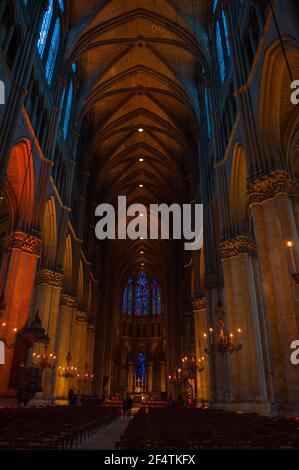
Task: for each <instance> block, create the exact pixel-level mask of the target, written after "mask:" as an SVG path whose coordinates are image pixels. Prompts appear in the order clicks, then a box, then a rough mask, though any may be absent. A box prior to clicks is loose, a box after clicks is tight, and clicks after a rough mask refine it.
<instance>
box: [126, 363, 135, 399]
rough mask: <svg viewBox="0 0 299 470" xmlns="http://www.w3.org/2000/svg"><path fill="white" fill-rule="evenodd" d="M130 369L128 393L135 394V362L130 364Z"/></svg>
mask: <svg viewBox="0 0 299 470" xmlns="http://www.w3.org/2000/svg"><path fill="white" fill-rule="evenodd" d="M128 365H129V368H128V382H127V386H128V393H133V392H134V375H135V362H129V364H128Z"/></svg>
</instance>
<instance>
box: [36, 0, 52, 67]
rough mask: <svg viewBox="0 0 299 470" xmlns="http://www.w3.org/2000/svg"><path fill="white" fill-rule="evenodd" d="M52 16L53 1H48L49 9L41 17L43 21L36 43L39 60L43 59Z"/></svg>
mask: <svg viewBox="0 0 299 470" xmlns="http://www.w3.org/2000/svg"><path fill="white" fill-rule="evenodd" d="M52 15H53V0H50V1H49V8H48V10H47V11H46V12H45V14H44V17H43V21H42V25H41V29H40V35H39V40H38V43H37V48H38V52H39V55H40V57H41V58H42V57H43V55H44V52H45V47H46V43H47V38H48V34H49V29H50V25H51V19H52Z"/></svg>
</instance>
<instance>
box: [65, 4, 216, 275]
mask: <svg viewBox="0 0 299 470" xmlns="http://www.w3.org/2000/svg"><path fill="white" fill-rule="evenodd" d="M209 3H210V2H209V1H207V0H177V1H174V0H136V1H135V0H128V1H126V0H110V1H105V0H103V1H99V0H76V1H74V2H71V16H70V22H71V34H70V38H69V43H68V64H70V63H72V62H74V61H76V63H77V65H78V71H79V75H80V83H81V86H80V91H79V99H78V105H77V110H76V119H77V122H78V126H79V127H80V126H81V125H83V128H84V129H85V143H84V155H83V159H84V162H85V163H86V167H87V169H88V170H89V171H90V172H91V175H92V187H91V188H90V190H91V191H92V199H93V200H94V201H95V202H96V203H100V202H111V203H116V201H117V196H118V195H126V196H127V199H128V203H132V202H137V203H143V204H145V205H146V206H148V205H149V204H150V203H155V202H160V203H162V202H165V203H168V204H169V203H172V202H178V203H180V202H188V201H190V200H191V199H193V198H194V197H195V191H196V188H195V186H194V184H193V188H192V185H191V184H190V175H192V176H193V181H194V180H196V178H197V172H198V165H197V161H198V149H197V140H198V135H199V132H198V131H199V126H200V120H199V99H198V80H199V72H200V67H201V66H202V65H204V66H205V65H206V64H207V62H208V54H207V37H206V33H205V29H204V25H205V23H206V19H207V14H208V4H209ZM139 128H142V129H144V132H142V133H140V132H138V129H139ZM140 157H142V158H143V159H144V161H143V162H139V158H140ZM139 184H143V188H139ZM110 246H111V247H113V250H112V251H113V259H115V260H118V266H119V273H120V275H122V274H123V275H124V276H126V274H127V272H126V271H127V270H128V271H129V270H130V269H132V267H133V265H134V266H135V264H136V263H137V264H136V266H137V265H138V263H140V261H141V260H143V261H144V262H146V263H150V264H151V265H152V266H155V269H159V267H160V268H161V270H162V269H163V266H164V267H165V266H167V265H168V266H169V263H168V262H170V260H171V257H172V255H173V246H172V245H171V243H169V242H165V241H141V240H140V241H138V242H131V241H128V242H123V241H115V242H111V244H110ZM140 251H144V254H143V255H142V256H141V255H140ZM128 260H130V263H128ZM166 269H168V268H166ZM159 270H160V269H159ZM160 274H161V275H163V274H165V273H162V272H160Z"/></svg>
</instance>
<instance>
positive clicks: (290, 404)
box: [248, 171, 299, 412]
mask: <svg viewBox="0 0 299 470" xmlns="http://www.w3.org/2000/svg"><path fill="white" fill-rule="evenodd" d="M294 191H295V188H294V183H293V182H292V181H291V180H290V179H289V177H288V175H287V174H286V173H285V172H283V171H277V172H274V173H272V174H270V175H269V176H268V177H265V178H263V179H261V180H258V181H255V182H253V183H252V184H250V185H249V188H248V192H249V200H250V211H251V216H252V220H253V225H254V231H255V238H256V243H257V249H258V257H259V262H260V270H261V280H262V286H263V296H264V306H265V315H266V322H267V334H268V342H269V350H270V355H271V367H272V377H273V379H272V382H273V402H274V406H275V407H276V409H277V410H280V409H282V410H287V411H290V412H292V411H293V410H298V404H297V403H298V394H299V378H298V370H297V368H296V366H294V365H292V364H291V361H290V352H291V351H290V344H291V342H292V341H293V340H294V339H298V313H297V312H296V310H295V309H296V302H295V301H294V293H293V288H294V282H295V280H294V278H293V276H292V274H293V273H292V271H294V270H295V271H299V269H298V268H299V266H298V261H299V243H298V233H297V231H296V230H295V223H294V211H293V208H292V205H291V204H290V201H289V200H288V198H289V196H290V195H291V194H292V193H293V192H294ZM289 238H290V240H288V239H289ZM288 241H290V242H291V244H292V247H291V249H292V252H290V251H289V247H288V246H287V242H288Z"/></svg>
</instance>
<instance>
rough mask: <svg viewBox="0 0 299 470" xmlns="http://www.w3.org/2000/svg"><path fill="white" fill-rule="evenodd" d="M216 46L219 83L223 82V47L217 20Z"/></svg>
mask: <svg viewBox="0 0 299 470" xmlns="http://www.w3.org/2000/svg"><path fill="white" fill-rule="evenodd" d="M216 47H217V57H218V65H219V73H220V79H221V83H223V82H224V78H225V63H224V55H223V47H222V39H221V31H220V24H219V21H217V23H216Z"/></svg>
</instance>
